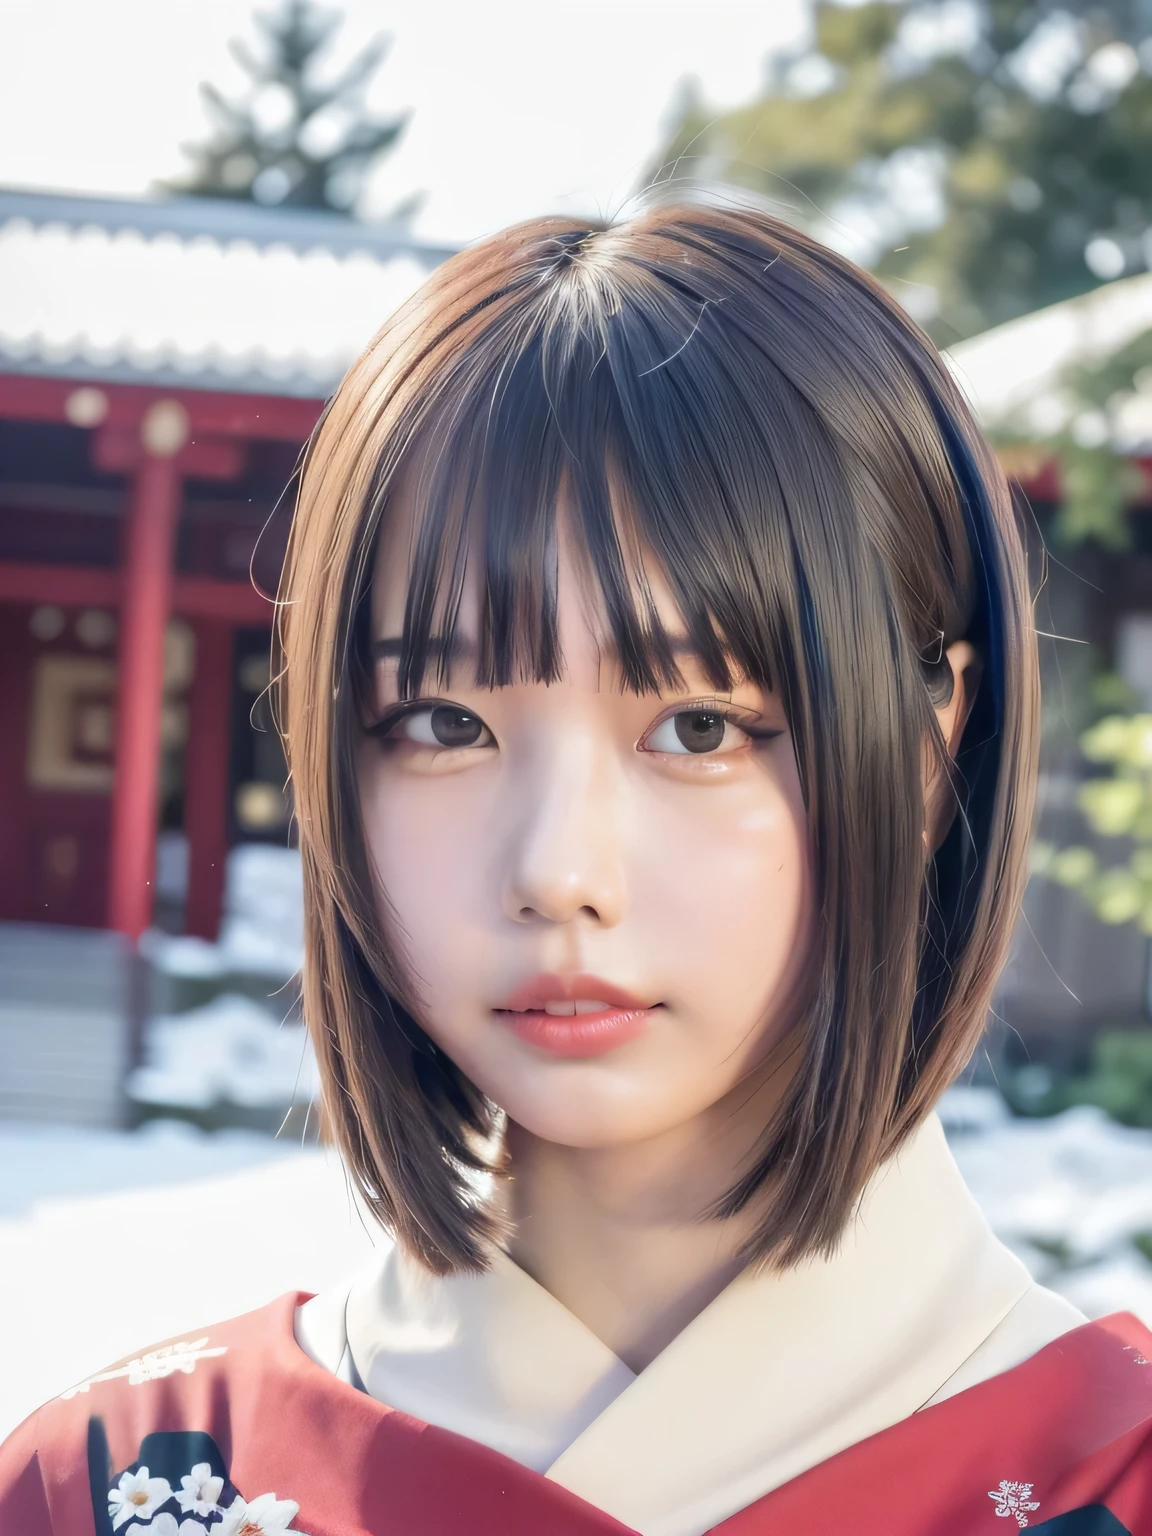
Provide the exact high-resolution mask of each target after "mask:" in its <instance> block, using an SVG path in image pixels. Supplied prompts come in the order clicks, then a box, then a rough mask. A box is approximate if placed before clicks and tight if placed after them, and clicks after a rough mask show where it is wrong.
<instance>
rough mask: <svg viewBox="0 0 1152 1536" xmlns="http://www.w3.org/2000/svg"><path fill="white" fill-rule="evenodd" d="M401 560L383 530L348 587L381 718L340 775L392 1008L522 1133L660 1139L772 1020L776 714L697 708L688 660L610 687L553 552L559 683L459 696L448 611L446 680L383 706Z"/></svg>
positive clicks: (788, 748) (800, 857) (786, 823)
mask: <svg viewBox="0 0 1152 1536" xmlns="http://www.w3.org/2000/svg"><path fill="white" fill-rule="evenodd" d="M409 544H410V523H409V522H407V521H406V519H405V518H404V517H403V516H402V515H397V516H394V517H393V518H392V519H391V526H390V528H389V529H388V530H387V531H386V533H385V535H384V536H383V538H382V539H381V543H380V549H379V553H378V556H377V564H376V573H375V579H374V586H373V603H372V621H373V635H374V638H375V640H376V641H377V643H378V647H379V649H380V650H383V651H384V652H385V653H386V654H384V655H383V657H382V658H381V659H379V660H378V661H377V663H376V666H377V674H376V700H375V718H376V719H377V720H379V721H380V722H381V724H380V726H379V727H378V728H377V729H376V730H375V731H373V732H369V733H366V734H365V737H364V740H363V742H362V746H361V751H360V758H359V778H360V793H361V805H362V810H363V819H364V827H365V833H366V837H367V841H368V846H369V850H370V853H371V855H372V857H373V858H374V860H375V865H376V869H377V871H378V875H379V881H380V887H381V893H382V894H381V901H380V907H381V921H382V923H384V925H385V927H386V929H387V931H388V937H389V940H390V943H391V945H392V946H393V948H394V949H395V950H398V951H399V953H400V956H401V957H402V959H403V961H404V963H405V964H406V967H407V972H408V975H409V978H410V983H411V988H412V993H413V996H414V997H415V999H416V1009H415V1011H416V1013H417V1016H418V1017H419V1019H420V1022H421V1023H422V1024H423V1026H424V1027H425V1029H426V1030H427V1032H428V1034H429V1035H431V1037H432V1038H433V1039H434V1040H435V1041H436V1043H437V1045H438V1046H440V1048H441V1049H442V1050H443V1051H445V1052H446V1054H447V1055H448V1056H450V1057H451V1058H452V1059H453V1061H455V1062H456V1064H457V1065H458V1066H459V1067H460V1068H461V1069H462V1070H463V1071H464V1072H465V1073H466V1074H467V1076H468V1077H469V1078H471V1080H472V1081H473V1082H474V1083H476V1084H477V1086H478V1087H479V1088H480V1089H481V1090H482V1091H483V1092H484V1093H485V1094H486V1095H487V1096H488V1097H489V1098H490V1099H492V1100H493V1101H494V1102H495V1103H496V1104H498V1105H499V1106H500V1107H501V1108H502V1109H504V1110H505V1111H506V1112H507V1114H508V1115H509V1116H510V1118H511V1119H512V1120H513V1121H515V1122H517V1123H518V1124H519V1125H521V1126H523V1127H524V1128H525V1129H526V1130H527V1131H529V1132H531V1133H532V1134H534V1135H536V1136H539V1137H541V1138H543V1139H545V1140H547V1141H552V1142H558V1143H561V1144H564V1145H568V1146H574V1147H606V1146H612V1145H620V1144H622V1143H626V1142H631V1141H638V1140H641V1139H644V1138H647V1137H650V1136H653V1135H656V1134H659V1133H661V1132H663V1131H667V1130H670V1129H672V1128H673V1127H675V1126H677V1125H680V1124H684V1123H686V1122H688V1121H689V1120H691V1119H693V1118H694V1117H696V1116H698V1115H700V1114H701V1113H702V1112H704V1111H705V1110H707V1109H709V1108H710V1107H712V1106H713V1105H715V1104H717V1103H718V1102H719V1101H720V1100H721V1099H723V1098H724V1097H725V1095H727V1094H728V1093H729V1092H730V1091H731V1090H732V1089H733V1088H734V1087H735V1086H736V1085H737V1084H738V1083H740V1082H741V1080H742V1079H744V1078H746V1077H747V1076H748V1074H749V1073H750V1072H751V1071H752V1070H753V1069H754V1068H756V1067H757V1066H758V1065H759V1064H760V1063H761V1062H762V1061H763V1060H764V1058H765V1056H766V1054H767V1053H768V1051H769V1050H770V1049H771V1047H772V1046H773V1045H774V1044H775V1043H776V1042H777V1041H778V1040H779V1039H780V1038H781V1036H782V1035H783V1034H784V1033H785V1032H786V1031H787V1029H788V1028H789V1027H790V1025H791V1024H792V1023H793V1022H794V1016H795V1006H796V999H797V988H798V983H799V980H800V976H801V974H802V972H803V969H804V963H805V959H806V957H807V955H808V952H809V947H810V936H811V933H812V929H813V926H814V922H813V896H812V881H811V875H810V868H809V853H808V844H807V830H806V822H805V812H804V805H803V799H802V795H801V791H800V782H799V777H798V774H797V769H796V760H795V756H794V753H793V747H792V741H791V737H790V735H789V731H788V726H787V721H786V719H785V716H784V712H783V709H782V708H781V705H780V701H779V700H778V699H777V698H775V697H774V696H773V695H771V694H768V693H765V692H763V691H762V690H761V689H759V688H756V687H752V686H748V685H743V684H739V683H738V684H737V685H736V686H735V687H734V688H733V690H732V691H731V692H730V693H725V694H723V695H722V696H718V695H717V694H716V692H715V690H714V689H713V688H712V687H711V686H710V685H709V683H708V681H707V679H706V677H705V676H704V675H703V674H702V672H701V670H700V667H699V664H698V663H697V662H696V661H695V660H694V658H693V657H692V656H691V655H689V654H683V655H680V656H678V658H677V660H678V665H679V667H680V670H681V672H682V673H683V679H684V686H683V687H682V688H678V689H676V690H674V691H668V692H664V693H661V694H660V695H640V696H638V695H636V694H633V693H628V692H624V691H622V690H621V687H620V682H619V675H618V671H617V668H616V666H615V664H614V661H613V658H612V655H611V651H610V647H609V646H607V645H606V644H605V643H604V641H603V639H602V636H603V627H602V625H601V623H600V621H599V616H598V613H597V611H596V610H595V608H594V607H592V606H590V605H589V603H588V602H586V601H585V593H586V590H587V584H586V583H585V582H583V581H582V578H581V573H580V568H579V566H578V565H577V564H576V563H575V562H574V561H573V560H572V559H571V558H569V557H568V556H567V555H565V554H564V553H563V551H562V555H561V563H560V582H559V634H560V642H561V647H562V653H563V658H564V674H563V677H562V679H561V680H560V681H559V682H557V683H554V684H551V685H546V684H543V683H522V684H516V685H513V686H510V687H506V688H497V689H494V690H489V689H483V688H478V687H476V686H475V685H474V682H473V680H472V677H471V671H472V669H471V666H470V664H469V660H468V655H469V649H468V641H469V637H470V636H471V637H474V635H475V627H474V609H473V613H472V614H470V613H469V610H468V605H467V603H466V604H465V608H464V611H463V613H462V616H461V622H460V625H459V629H458V638H459V641H460V648H459V654H458V656H457V658H456V659H455V660H454V662H453V667H452V680H451V684H450V686H446V687H444V688H439V687H436V688H434V689H433V691H432V692H430V693H429V695H428V696H427V697H425V698H422V699H419V700H416V701H413V702H411V703H406V704H404V705H399V704H398V693H397V676H396V673H397V663H396V660H395V646H394V645H393V646H392V647H389V646H388V645H387V642H389V641H395V640H396V638H397V637H398V636H399V634H400V631H401V627H402V617H403V608H404V594H405V583H406V576H407V571H406V562H405V559H404V558H403V552H404V551H405V550H406V549H407V548H408V547H409ZM653 587H654V591H655V595H656V598H657V606H658V608H660V610H661V614H662V618H663V619H664V621H665V623H666V624H667V626H668V628H669V631H670V632H671V633H672V634H673V635H675V634H676V632H677V629H678V621H677V616H676V614H675V610H674V609H673V608H672V606H671V604H670V603H669V602H668V601H667V597H666V594H662V593H661V591H660V587H659V584H658V582H656V581H655V579H653ZM389 649H391V651H392V654H391V655H388V654H387V652H388V651H389Z"/></svg>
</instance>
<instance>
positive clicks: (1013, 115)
mask: <svg viewBox="0 0 1152 1536" xmlns="http://www.w3.org/2000/svg"><path fill="white" fill-rule="evenodd" d="M814 21H815V27H814V34H813V41H812V44H811V46H810V47H808V48H805V49H802V50H800V51H798V52H797V53H794V54H792V55H790V56H788V57H786V58H780V59H777V60H775V61H773V63H772V65H771V67H770V70H769V73H768V76H767V79H766V83H765V86H764V89H763V91H762V92H761V94H760V95H759V97H758V99H757V100H755V101H753V102H752V103H750V104H749V105H747V106H745V107H740V108H738V109H736V110H733V111H727V112H719V113H716V112H713V111H711V110H710V109H709V108H708V106H707V104H706V103H705V102H703V101H701V100H700V99H698V96H694V95H693V94H692V93H691V92H689V93H687V94H686V96H685V97H684V99H683V100H682V101H681V103H680V107H679V111H678V121H677V122H676V124H675V126H674V128H673V130H672V132H671V134H670V136H669V140H668V142H667V144H666V145H665V147H664V149H663V150H662V152H661V156H660V161H659V164H658V166H657V167H656V168H654V172H653V179H654V180H656V181H662V180H668V179H676V178H678V177H690V178H693V179H697V180H703V181H706V182H713V183H715V182H717V181H718V182H720V183H728V184H729V185H734V186H737V187H741V188H745V189H747V190H748V191H750V192H752V193H754V194H757V195H759V196H761V197H763V198H765V199H767V200H768V201H769V202H770V203H773V204H775V205H776V207H777V208H778V209H779V210H780V211H782V212H783V213H784V215H785V216H786V217H788V218H790V219H793V220H795V221H796V222H799V223H802V224H807V225H808V226H809V227H811V228H812V229H813V231H814V232H815V233H816V234H818V235H819V236H821V237H822V238H824V239H826V240H828V241H830V243H832V244H839V245H841V246H842V247H844V248H846V249H847V250H848V252H849V254H851V255H853V256H855V257H856V258H857V259H862V260H863V261H864V262H865V263H866V264H867V265H869V266H871V267H872V268H873V269H874V270H875V271H876V272H878V273H879V275H880V276H881V277H883V278H884V279H886V280H887V281H888V282H889V283H890V284H891V285H892V288H893V291H894V292H895V293H896V295H897V296H898V297H899V298H901V300H902V301H904V302H905V303H907V305H908V307H909V308H910V309H911V310H913V312H914V313H917V311H918V310H919V313H918V318H923V319H925V320H926V321H927V322H928V325H929V329H930V330H931V331H932V332H933V334H934V335H935V337H936V339H937V340H938V341H941V342H945V343H946V342H951V341H955V340H956V339H957V338H958V337H962V336H968V335H972V334H974V333H976V332H978V331H981V330H984V329H986V328H987V327H988V326H991V325H995V324H998V323H999V322H1001V321H1004V320H1009V319H1012V318H1013V317H1014V316H1016V315H1020V314H1024V313H1026V312H1028V311H1029V310H1032V309H1036V308H1039V307H1041V306H1043V305H1045V304H1051V303H1055V302H1057V301H1058V300H1060V299H1064V298H1070V297H1072V296H1073V295H1074V294H1076V293H1080V292H1083V291H1084V290H1086V289H1088V288H1091V287H1093V286H1095V285H1096V283H1097V282H1099V281H1101V280H1104V279H1107V278H1114V277H1120V276H1122V275H1124V274H1125V273H1131V272H1137V271H1141V270H1144V269H1145V268H1146V267H1148V266H1152V174H1150V168H1152V0H967V3H963V0H867V3H864V4H853V5H848V4H838V3H834V0H817V3H816V4H815V6H814Z"/></svg>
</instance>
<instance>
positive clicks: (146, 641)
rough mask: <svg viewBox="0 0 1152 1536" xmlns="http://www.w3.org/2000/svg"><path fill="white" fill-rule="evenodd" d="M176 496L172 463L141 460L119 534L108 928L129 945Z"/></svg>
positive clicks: (143, 864) (153, 796) (141, 858)
mask: <svg viewBox="0 0 1152 1536" xmlns="http://www.w3.org/2000/svg"><path fill="white" fill-rule="evenodd" d="M181 490H182V486H181V482H180V471H179V470H178V469H177V467H176V463H175V461H174V460H173V459H172V458H171V457H169V458H152V457H148V458H145V459H144V460H143V462H142V463H141V465H140V467H139V469H138V470H137V471H136V475H135V478H134V481H133V485H132V502H131V507H130V509H129V512H128V518H127V522H126V525H125V529H124V533H125V550H124V580H123V585H122V587H121V592H120V646H119V655H118V658H117V663H116V671H117V686H116V779H115V783H114V785H113V789H112V844H111V858H110V866H109V881H108V926H109V928H114V929H116V931H117V932H119V933H122V934H124V935H125V936H126V937H127V938H129V939H132V940H133V941H135V940H136V939H138V938H139V937H140V935H141V934H142V933H143V932H144V930H145V928H147V927H148V924H149V923H150V922H151V920H152V894H153V892H152V880H153V875H154V871H155V862H156V806H157V798H158V795H159V785H160V716H161V711H162V709H163V704H164V628H165V625H166V624H167V622H168V613H169V609H170V606H171V601H172V551H173V547H174V544H175V540H176V519H177V517H178V516H179V513H180V495H181Z"/></svg>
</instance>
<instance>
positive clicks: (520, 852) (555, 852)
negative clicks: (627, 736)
mask: <svg viewBox="0 0 1152 1536" xmlns="http://www.w3.org/2000/svg"><path fill="white" fill-rule="evenodd" d="M510 793H511V797H512V803H513V811H512V817H511V823H512V834H511V836H510V839H509V845H508V849H507V864H506V871H505V879H504V893H503V905H504V912H505V915H506V916H508V917H510V918H512V919H513V920H514V921H516V922H521V923H532V922H545V923H569V922H572V921H573V920H575V919H576V918H578V917H583V918H585V919H586V920H587V921H589V922H591V923H594V924H596V925H597V926H599V927H603V928H611V927H614V926H615V925H616V924H617V923H618V922H619V921H620V920H621V918H622V917H623V915H624V907H625V878H624V866H623V857H622V853H623V850H622V848H621V844H620V831H621V828H622V826H623V823H624V819H625V806H624V784H623V782H622V778H621V775H620V773H619V771H618V769H616V768H614V766H613V763H612V761H611V752H610V750H605V749H602V748H600V749H598V746H597V743H596V742H595V741H593V740H591V739H586V738H585V739H581V738H580V737H578V736H574V735H569V734H568V733H565V739H564V740H562V741H554V742H553V743H552V744H551V745H550V746H549V747H548V748H547V749H546V750H542V751H540V752H538V753H533V754H532V758H531V760H530V761H528V762H525V764H524V767H523V772H522V773H521V774H518V775H517V776H516V781H515V782H514V783H513V784H511V785H510Z"/></svg>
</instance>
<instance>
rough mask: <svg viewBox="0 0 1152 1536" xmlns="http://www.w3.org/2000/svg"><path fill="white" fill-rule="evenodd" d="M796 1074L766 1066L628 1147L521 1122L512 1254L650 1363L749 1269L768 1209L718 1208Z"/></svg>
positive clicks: (631, 1360)
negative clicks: (719, 1213) (545, 1131)
mask: <svg viewBox="0 0 1152 1536" xmlns="http://www.w3.org/2000/svg"><path fill="white" fill-rule="evenodd" d="M773 1054H774V1055H775V1053H773ZM790 1075H791V1074H790V1071H787V1070H785V1068H783V1067H781V1066H779V1065H778V1064H777V1065H775V1066H774V1065H773V1064H772V1063H769V1062H766V1063H765V1064H764V1067H763V1068H761V1070H760V1071H759V1072H758V1073H757V1074H756V1076H755V1078H754V1079H750V1080H747V1081H745V1082H744V1083H741V1084H740V1085H739V1087H738V1088H737V1089H736V1090H734V1091H733V1092H732V1093H731V1094H729V1095H728V1096H727V1097H726V1098H725V1099H723V1100H722V1101H721V1102H720V1103H718V1104H716V1105H714V1106H712V1107H711V1108H710V1109H709V1110H707V1111H706V1112H704V1113H703V1114H701V1115H699V1116H697V1117H696V1118H695V1119H693V1120H691V1121H689V1122H687V1123H685V1124H682V1125H678V1126H676V1127H674V1128H673V1129H670V1130H667V1131H664V1132H661V1133H660V1134H659V1135H656V1136H653V1137H650V1138H648V1139H647V1140H645V1141H641V1142H632V1143H629V1144H627V1145H623V1146H610V1147H567V1146H560V1145H558V1144H557V1143H555V1142H547V1141H542V1140H541V1139H540V1138H539V1137H536V1136H533V1135H532V1134H531V1133H530V1132H528V1131H526V1130H524V1128H523V1127H522V1126H519V1125H515V1124H511V1123H510V1124H509V1126H508V1153H509V1160H510V1169H511V1174H512V1178H511V1180H510V1183H509V1214H510V1216H511V1217H512V1220H513V1224H514V1227H513V1230H514V1236H513V1237H512V1239H511V1241H510V1242H509V1245H508V1254H509V1257H510V1258H511V1259H512V1260H513V1261H514V1262H515V1263H516V1264H518V1265H519V1266H520V1268H521V1269H524V1270H526V1271H527V1272H528V1273H529V1274H530V1275H531V1276H532V1277H533V1279H535V1280H536V1281H537V1282H538V1283H539V1284H540V1285H542V1286H543V1287H544V1288H545V1289H546V1290H548V1291H550V1292H551V1293H552V1295H553V1296H555V1297H556V1299H557V1300H558V1301H560V1302H562V1303H563V1305H564V1306H565V1307H567V1308H568V1310H569V1311H570V1312H572V1313H573V1314H574V1315H575V1316H576V1317H578V1318H579V1319H580V1320H581V1322H583V1323H584V1324H585V1326H586V1327H588V1328H589V1329H590V1330H591V1331H592V1332H593V1333H594V1334H595V1335H596V1336H597V1338H599V1339H600V1340H601V1341H602V1342H603V1343H604V1344H606V1345H607V1346H608V1348H609V1349H611V1350H612V1352H613V1353H614V1354H615V1355H617V1356H618V1357H619V1359H621V1360H623V1361H624V1363H625V1364H626V1365H627V1366H629V1367H630V1368H631V1369H632V1370H634V1371H641V1370H643V1369H644V1367H645V1366H646V1365H648V1364H649V1363H650V1362H651V1361H652V1360H653V1359H655V1357H656V1356H657V1355H658V1354H659V1353H660V1351H661V1350H662V1349H664V1348H665V1346H666V1345H667V1344H669V1343H670V1342H671V1341H672V1339H674V1338H675V1337H676V1335H677V1334H678V1333H679V1332H680V1331H681V1330H682V1329H683V1328H684V1327H686V1326H687V1324H688V1323H690V1322H691V1321H692V1319H693V1318H694V1317H695V1316H696V1315H697V1313H699V1312H701V1311H703V1309H704V1308H705V1307H706V1306H707V1305H708V1304H709V1302H711V1301H712V1300H714V1299H715V1297H716V1296H718V1295H719V1293H720V1292H721V1291H722V1290H723V1289H724V1287H725V1286H726V1285H728V1283H729V1282H730V1281H731V1280H733V1279H734V1278H735V1276H736V1275H737V1274H738V1273H739V1271H740V1269H741V1268H742V1267H743V1260H742V1258H741V1253H742V1250H743V1249H744V1247H745V1244H746V1243H747V1241H748V1239H749V1238H750V1237H751V1235H752V1233H753V1231H754V1229H755V1227H756V1225H757V1222H758V1220H759V1218H760V1216H761V1214H762V1213H761V1210H760V1209H759V1208H758V1207H757V1208H752V1209H747V1210H744V1211H742V1212H739V1213H738V1214H737V1215H735V1216H731V1217H727V1218H725V1219H723V1220H719V1219H715V1218H710V1217H709V1216H708V1215H707V1214H706V1213H707V1211H708V1210H709V1208H710V1207H711V1206H712V1205H713V1204H714V1203H715V1202H716V1201H717V1200H719V1199H721V1198H722V1197H723V1196H724V1195H725V1194H726V1193H727V1191H728V1190H729V1189H730V1188H731V1187H732V1185H733V1184H734V1183H735V1182H736V1180H737V1179H738V1178H739V1176H740V1174H741V1173H742V1172H743V1171H744V1169H745V1168H746V1167H747V1166H748V1163H749V1160H750V1158H751V1157H752V1156H753V1155H754V1152H755V1149H756V1146H757V1143H758V1142H759V1140H760V1137H761V1136H762V1134H763V1130H764V1127H765V1125H766V1124H767V1122H768V1119H769V1117H770V1115H771V1113H772V1111H773V1110H774V1109H775V1107H776V1105H777V1103H778V1102H779V1100H780V1096H781V1094H782V1092H783V1089H784V1087H785V1086H786V1084H787V1081H788V1078H789V1076H790Z"/></svg>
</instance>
